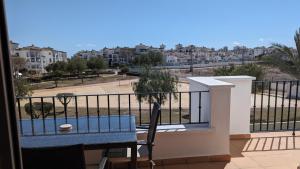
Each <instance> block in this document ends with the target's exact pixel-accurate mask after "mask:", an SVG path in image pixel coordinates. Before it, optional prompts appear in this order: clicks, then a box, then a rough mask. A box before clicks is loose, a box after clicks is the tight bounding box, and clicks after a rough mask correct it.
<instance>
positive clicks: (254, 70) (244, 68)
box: [214, 63, 264, 80]
mask: <svg viewBox="0 0 300 169" xmlns="http://www.w3.org/2000/svg"><path fill="white" fill-rule="evenodd" d="M214 73H215V75H216V76H235V75H248V76H254V77H256V79H257V80H262V79H263V77H264V73H263V68H262V67H261V66H259V65H257V64H252V63H251V64H246V65H241V66H233V65H231V66H230V67H229V68H228V67H222V68H218V69H215V70H214Z"/></svg>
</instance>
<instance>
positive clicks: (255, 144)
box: [142, 132, 300, 169]
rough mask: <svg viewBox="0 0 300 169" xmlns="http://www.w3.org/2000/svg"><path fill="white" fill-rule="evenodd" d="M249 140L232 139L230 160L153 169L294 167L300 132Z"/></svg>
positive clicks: (258, 135)
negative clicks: (294, 134)
mask: <svg viewBox="0 0 300 169" xmlns="http://www.w3.org/2000/svg"><path fill="white" fill-rule="evenodd" d="M251 137H252V138H251V139H247V140H231V145H230V150H231V162H229V163H226V162H201V163H185V164H173V165H162V166H155V169H297V166H298V164H300V132H298V133H296V136H295V137H292V133H291V132H277V133H254V134H252V136H251ZM142 169H147V167H145V168H142Z"/></svg>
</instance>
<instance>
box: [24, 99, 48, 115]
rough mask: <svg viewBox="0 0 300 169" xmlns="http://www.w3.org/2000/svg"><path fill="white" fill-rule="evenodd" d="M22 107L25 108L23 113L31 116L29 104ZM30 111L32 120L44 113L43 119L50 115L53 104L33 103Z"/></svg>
mask: <svg viewBox="0 0 300 169" xmlns="http://www.w3.org/2000/svg"><path fill="white" fill-rule="evenodd" d="M24 107H25V112H26V113H27V114H28V115H31V110H30V103H26V104H25V106H24ZM31 109H32V117H33V118H34V119H38V118H39V117H40V116H41V115H42V114H43V113H44V117H47V116H49V115H50V113H51V112H50V111H51V110H52V109H53V104H52V103H50V102H43V104H42V103H41V102H33V103H32V106H31ZM42 110H43V111H42Z"/></svg>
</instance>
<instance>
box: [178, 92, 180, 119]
mask: <svg viewBox="0 0 300 169" xmlns="http://www.w3.org/2000/svg"><path fill="white" fill-rule="evenodd" d="M178 106H179V107H178V109H179V123H181V93H179V105H178Z"/></svg>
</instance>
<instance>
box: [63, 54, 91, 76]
mask: <svg viewBox="0 0 300 169" xmlns="http://www.w3.org/2000/svg"><path fill="white" fill-rule="evenodd" d="M86 68H87V65H86V61H85V60H84V59H81V58H78V57H75V58H73V59H71V60H70V61H69V63H68V65H67V71H68V72H70V73H78V74H81V73H82V72H83V71H84V70H85V69H86Z"/></svg>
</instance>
